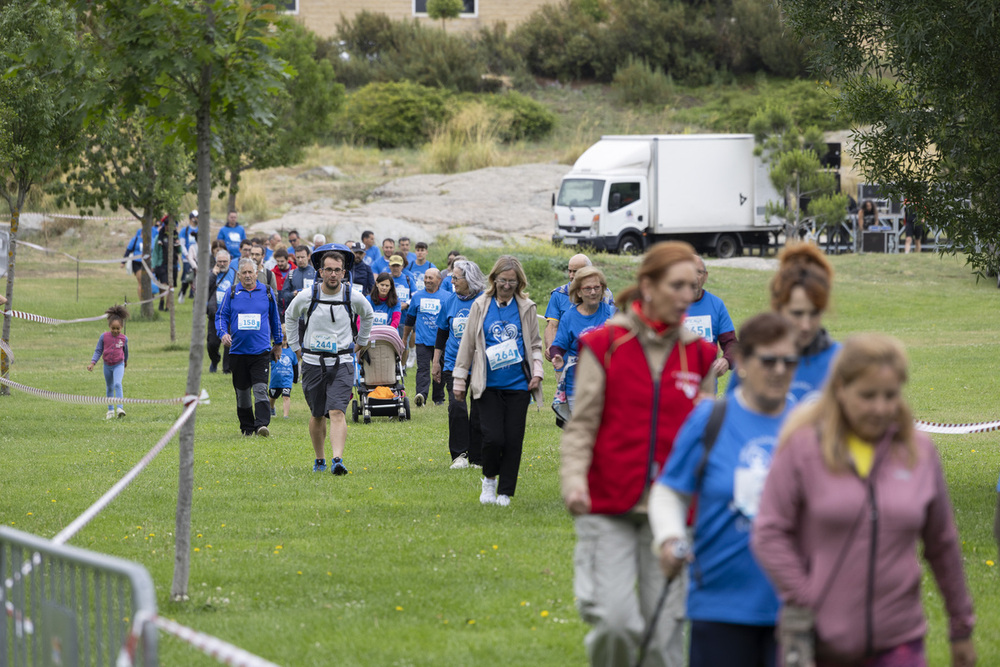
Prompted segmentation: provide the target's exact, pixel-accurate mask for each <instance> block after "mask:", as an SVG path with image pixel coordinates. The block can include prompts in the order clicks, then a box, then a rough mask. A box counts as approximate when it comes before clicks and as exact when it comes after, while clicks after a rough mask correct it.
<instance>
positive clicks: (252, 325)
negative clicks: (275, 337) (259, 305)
mask: <svg viewBox="0 0 1000 667" xmlns="http://www.w3.org/2000/svg"><path fill="white" fill-rule="evenodd" d="M236 328H237V329H239V330H240V331H260V313H240V314H239V315H237V316H236Z"/></svg>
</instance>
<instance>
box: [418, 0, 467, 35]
mask: <svg viewBox="0 0 1000 667" xmlns="http://www.w3.org/2000/svg"><path fill="white" fill-rule="evenodd" d="M464 7H465V3H463V2H462V0H427V16H429V17H431V18H432V19H434V20H435V21H436V20H438V19H441V29H442V30H447V28H446V27H445V21H447V20H448V19H457V18H458V15H459V14H461V13H462V9H463V8H464Z"/></svg>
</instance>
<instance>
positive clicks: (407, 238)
mask: <svg viewBox="0 0 1000 667" xmlns="http://www.w3.org/2000/svg"><path fill="white" fill-rule="evenodd" d="M409 240H410V237H409V236H400V237H399V242H400V243H402V242H403V241H409Z"/></svg>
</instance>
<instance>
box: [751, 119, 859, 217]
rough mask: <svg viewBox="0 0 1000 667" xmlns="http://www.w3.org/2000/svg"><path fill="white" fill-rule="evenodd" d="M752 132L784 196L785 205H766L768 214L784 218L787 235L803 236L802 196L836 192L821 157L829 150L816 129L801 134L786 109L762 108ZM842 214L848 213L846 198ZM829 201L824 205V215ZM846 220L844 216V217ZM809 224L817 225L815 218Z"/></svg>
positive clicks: (772, 181)
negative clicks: (793, 233) (823, 166)
mask: <svg viewBox="0 0 1000 667" xmlns="http://www.w3.org/2000/svg"><path fill="white" fill-rule="evenodd" d="M749 129H750V131H751V132H753V134H754V137H755V139H756V140H757V143H758V150H759V152H760V153H761V154H762V155H763V157H764V160H765V161H767V162H769V163H770V165H771V166H770V169H769V170H768V175H769V176H770V178H771V183H773V184H774V187H775V188H777V189H778V190H779V191H780V192H781V193H782V195H783V197H782V204H778V205H775V204H772V203H770V202H769V203H768V205H767V214H768V215H769V216H777V217H779V218H783V219H784V220H785V221H786V223H787V225H788V227H787V230H786V231H787V235H790V234H791V233H792V232H797V233H800V234H801V233H802V232H803V231H804V223H805V222H807V220H806V219H805V218H803V215H802V210H801V208H800V207H799V202H800V201H801V200H802V197H809V198H810V199H815V198H819V197H822V196H828V197H829V196H833V195H834V193H835V190H836V180H835V179H834V177H833V174H831V173H829V172H826V171H823V170H822V168H821V165H820V161H819V158H820V156H821V155H822V154H823V151H825V150H826V144H825V142H824V141H823V133H822V132H821V131H820V130H819V129H818V128H816V127H810V128H808V129H807V130H806V131H805V132H804V133H803V132H800V131H799V129H798V128H796V127H795V125H794V124H793V122H792V116H791V114H790V113H789V112H788V111H787V110H786V109H779V108H775V107H765V108H763V109H760V110H759V111H758V112H757V113H756V114H755V115H754V117H753V118H751V119H750V124H749ZM843 203H844V205H843V208H842V209H841V211H842V213H843V212H844V211H846V210H847V207H846V203H847V198H846V197H844V198H843ZM826 206H827V200H824V201H823V203H822V204H821V206H820V207H821V208H823V209H824V213H826V212H827V209H826V208H825V207H826ZM841 218H843V215H841ZM809 221H811V222H813V223H814V231H813V233H815V225H816V223H818V222H819V221H818V220H816V219H815V218H812V219H810V220H809Z"/></svg>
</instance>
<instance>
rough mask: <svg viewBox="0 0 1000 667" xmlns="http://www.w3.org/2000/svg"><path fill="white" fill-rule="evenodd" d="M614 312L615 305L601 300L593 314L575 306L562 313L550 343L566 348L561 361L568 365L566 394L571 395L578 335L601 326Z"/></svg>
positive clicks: (578, 340)
mask: <svg viewBox="0 0 1000 667" xmlns="http://www.w3.org/2000/svg"><path fill="white" fill-rule="evenodd" d="M614 314H615V307H614V306H609V305H608V304H606V303H604V302H603V301H602V302H601V303H599V304H598V305H597V310H596V311H595V312H594V314H593V315H584V314H582V313H581V312H580V310H579V309H578V308H576V307H573V308H570V309H569V310H567V311H566V312H565V313H563V316H562V318H561V319H560V320H559V331H558V332H556V338H555V340H553V341H552V344H553V345H555V346H556V347H561V348H562V349H564V350H566V354H565V355H563V362H564V364H567V365H569V368H567V369H566V374H565V375H564V378H565V380H566V395H567V396H572V395H573V386H574V383H575V382H574V381H575V378H576V358H577V355H578V354H579V345H580V336H582V335H583V334H585V333H587V332H588V331H591V330H593V329H597V328H598V327H600V326H603V325H604V323H605V322H607V321H608V318H610V317H611V316H612V315H614ZM564 368H565V366H564Z"/></svg>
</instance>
